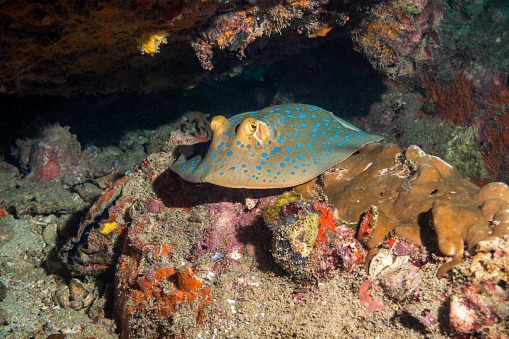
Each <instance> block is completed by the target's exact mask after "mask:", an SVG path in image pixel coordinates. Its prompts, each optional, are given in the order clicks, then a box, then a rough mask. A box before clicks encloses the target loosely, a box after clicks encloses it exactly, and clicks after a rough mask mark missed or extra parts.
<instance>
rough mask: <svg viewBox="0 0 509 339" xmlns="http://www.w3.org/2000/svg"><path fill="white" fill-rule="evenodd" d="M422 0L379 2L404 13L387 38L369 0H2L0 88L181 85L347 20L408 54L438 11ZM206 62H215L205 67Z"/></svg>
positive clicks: (277, 54) (265, 59)
mask: <svg viewBox="0 0 509 339" xmlns="http://www.w3.org/2000/svg"><path fill="white" fill-rule="evenodd" d="M434 2H436V1H428V3H434ZM408 3H410V2H408ZM421 3H422V4H421ZM425 3H426V2H416V4H415V5H413V6H407V1H400V0H393V1H389V2H388V4H387V5H386V6H385V7H387V8H389V9H391V10H394V12H389V10H387V9H386V8H385V9H384V10H385V12H384V13H385V16H384V18H385V17H390V16H391V15H393V16H397V15H399V12H401V15H400V18H396V19H391V20H393V21H397V20H400V21H401V22H398V23H397V24H395V25H397V26H398V27H399V30H398V32H397V34H396V35H397V36H395V37H389V38H388V37H387V34H385V33H384V32H383V31H382V32H379V31H378V30H377V29H373V28H372V27H371V26H370V24H369V23H370V22H372V21H373V22H374V24H375V25H379V24H380V21H381V20H382V21H383V20H385V19H383V18H381V16H380V13H379V12H378V11H377V10H376V9H375V10H373V11H370V10H366V9H369V8H371V7H373V6H376V8H379V9H380V8H383V6H382V7H380V6H379V5H373V1H370V0H362V1H356V2H355V3H350V2H349V3H343V2H326V1H313V0H305V1H275V0H269V1H263V2H261V3H258V2H257V1H252V3H248V4H246V3H245V2H242V1H239V0H232V1H227V2H226V1H184V0H178V1H170V0H162V1H152V0H150V1H134V0H131V1H127V2H126V1H118V0H110V1H102V2H100V3H94V4H92V3H81V2H79V1H58V2H56V3H30V4H28V5H25V4H21V3H19V2H17V1H13V0H8V1H4V2H2V5H1V7H0V23H1V30H2V33H3V34H2V37H1V38H0V41H1V42H2V44H3V45H4V46H6V47H5V51H6V53H3V54H2V56H1V57H0V59H1V60H2V65H3V66H2V70H1V74H0V91H1V92H3V93H18V94H35V93H37V94H52V95H70V94H76V93H111V92H115V91H119V90H136V91H142V92H149V91H155V90H158V89H161V88H163V87H181V88H187V87H190V86H194V85H196V83H198V82H199V81H200V80H201V79H204V78H208V79H217V78H219V77H220V76H222V75H226V74H233V73H235V72H237V71H238V70H239V69H242V68H243V67H244V65H249V64H266V63H269V62H272V61H274V60H276V59H281V58H283V57H284V56H286V55H289V54H295V53H298V52H299V51H301V50H303V49H305V48H307V47H308V45H309V44H310V43H311V44H314V45H318V44H320V43H323V42H325V41H327V40H330V39H332V38H334V37H338V36H341V35H350V34H351V31H352V30H353V31H354V32H357V33H355V34H356V35H357V37H358V36H363V35H365V34H368V35H369V36H368V37H365V38H362V39H363V41H364V40H366V39H368V40H373V41H380V40H381V41H383V42H384V44H387V45H388V44H390V43H395V42H397V38H400V37H401V38H404V39H405V43H403V44H402V45H403V46H404V47H407V49H408V50H405V52H406V53H407V54H408V53H410V52H415V51H416V50H419V48H421V49H422V50H424V51H427V48H429V47H428V45H429V43H428V42H427V41H428V40H431V39H429V38H428V36H430V35H431V33H430V32H432V31H433V28H432V27H434V25H435V24H436V22H437V21H438V20H437V19H436V17H437V16H438V14H436V13H438V12H439V11H438V10H428V8H429V7H433V6H430V5H426V6H424V4H425ZM423 8H424V9H423ZM428 12H430V13H431V14H429V13H428ZM416 13H419V14H418V15H417V14H416ZM426 13H428V14H426ZM414 15H415V18H413V16H414ZM407 26H408V27H407ZM409 32H411V33H409ZM276 33H277V34H276ZM309 39H313V41H312V42H311V41H308V40H309ZM409 39H410V40H411V39H414V40H415V42H414V41H410V42H407V40H409ZM356 40H359V39H357V38H356ZM420 42H421V43H420ZM399 44H401V43H399ZM268 45H270V47H268ZM371 45H372V44H371V42H370V43H367V42H366V43H365V46H368V47H366V51H367V52H369V53H370V54H369V57H370V58H377V57H380V56H379V55H378V54H380V53H378V54H377V53H373V47H372V46H371ZM408 46H410V48H408ZM374 49H375V50H376V47H375V48H374ZM396 50H397V51H403V50H404V48H403V47H398V48H396ZM376 52H379V51H378V50H376ZM423 53H424V52H423ZM423 53H420V54H423ZM214 54H215V56H214V58H213V55H214ZM374 54H377V55H376V56H375V55H374ZM424 54H425V53H424ZM193 56H197V57H198V60H197V59H196V57H193ZM235 56H237V57H238V58H237V59H236V58H235ZM382 57H383V56H382ZM406 57H407V58H409V57H408V55H406ZM212 59H214V65H213V64H212ZM240 59H242V60H240ZM197 61H199V62H197ZM200 63H201V66H202V67H200V66H199V64H200ZM382 63H383V62H382ZM126 68H127V69H129V71H128V72H126V71H125V70H126ZM212 68H214V72H209V70H211V69H212ZM388 70H389V69H388V68H384V71H388ZM140 79H142V80H141V81H140Z"/></svg>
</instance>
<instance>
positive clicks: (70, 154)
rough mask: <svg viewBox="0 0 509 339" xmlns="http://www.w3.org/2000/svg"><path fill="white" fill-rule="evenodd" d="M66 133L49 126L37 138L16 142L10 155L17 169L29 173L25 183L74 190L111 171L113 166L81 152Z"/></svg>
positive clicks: (97, 155)
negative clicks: (16, 164) (56, 183)
mask: <svg viewBox="0 0 509 339" xmlns="http://www.w3.org/2000/svg"><path fill="white" fill-rule="evenodd" d="M69 129H70V128H69V127H61V126H59V125H55V126H49V127H47V128H45V129H44V130H43V131H42V136H41V137H40V138H37V139H34V140H31V139H25V140H20V139H18V140H17V142H16V144H17V148H15V149H14V150H13V154H14V155H15V156H16V157H17V158H18V161H19V163H20V166H21V168H22V169H23V170H25V171H26V172H28V173H29V174H28V175H27V176H26V179H25V180H28V181H32V182H39V181H53V182H59V183H62V184H66V185H70V186H74V185H76V184H80V183H83V182H85V181H86V180H88V179H91V178H97V177H101V176H104V175H106V174H108V173H110V172H112V171H113V170H114V169H115V164H114V162H109V161H111V160H108V159H107V158H105V157H101V155H100V154H98V153H94V152H92V151H91V150H90V149H86V150H85V151H82V150H81V144H80V143H79V141H78V140H77V139H76V136H75V135H73V134H71V132H70V131H69Z"/></svg>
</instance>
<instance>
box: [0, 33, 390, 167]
mask: <svg viewBox="0 0 509 339" xmlns="http://www.w3.org/2000/svg"><path fill="white" fill-rule="evenodd" d="M381 79H382V75H380V74H379V73H377V72H376V71H375V70H373V68H372V67H371V65H370V64H369V62H368V61H367V60H365V59H364V57H363V56H362V55H361V54H360V53H357V52H354V51H353V50H352V46H351V44H350V43H349V42H348V41H344V40H335V41H330V42H328V43H326V44H325V45H322V46H321V47H318V48H314V49H308V50H304V51H302V52H301V53H300V54H297V55H294V56H292V57H290V58H287V59H285V60H282V61H277V62H275V63H273V64H268V65H261V66H252V67H249V68H246V69H244V70H243V72H242V73H240V74H239V75H237V76H235V77H225V78H222V79H220V80H219V81H214V82H212V81H203V82H202V83H200V84H199V85H198V86H196V87H194V88H192V89H189V90H184V89H173V90H166V91H160V92H157V93H150V94H139V93H116V94H110V95H80V96H73V97H51V96H25V97H17V96H13V95H6V94H2V95H0V110H1V112H2V119H1V120H0V154H1V155H3V156H4V157H6V158H7V159H10V147H11V146H12V145H14V144H15V140H16V139H18V138H34V137H36V136H37V134H38V133H39V131H40V130H41V129H42V128H44V127H45V126H46V125H48V124H55V123H57V122H58V123H59V124H60V125H62V126H66V125H67V126H70V127H71V132H72V133H73V134H76V135H77V137H78V140H79V141H80V142H81V143H82V145H86V144H93V145H96V146H98V147H101V146H106V145H109V144H116V142H117V141H118V139H119V138H120V137H121V136H122V135H123V134H124V133H126V132H127V131H130V130H136V129H155V128H157V126H159V125H162V124H165V123H169V122H171V121H173V120H175V119H176V118H178V117H179V116H180V115H181V114H183V113H185V112H186V111H189V110H192V111H201V112H203V113H206V114H210V116H214V115H218V114H222V115H225V116H231V115H234V114H237V113H241V112H244V111H247V110H254V109H260V108H263V107H266V106H270V105H271V104H273V103H277V102H278V98H279V97H282V98H288V99H290V100H292V101H294V102H301V103H309V104H313V105H317V106H321V107H323V108H326V109H328V110H330V111H332V112H334V113H335V114H336V115H338V116H340V117H343V118H346V119H349V118H352V117H355V116H362V115H365V114H367V112H368V109H369V106H370V105H371V104H372V103H373V102H376V101H377V100H378V99H379V96H380V94H381V93H382V92H383V91H384V85H383V83H382V82H381Z"/></svg>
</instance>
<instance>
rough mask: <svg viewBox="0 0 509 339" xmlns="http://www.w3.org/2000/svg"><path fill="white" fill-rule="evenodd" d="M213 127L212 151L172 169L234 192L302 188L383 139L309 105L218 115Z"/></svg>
mask: <svg viewBox="0 0 509 339" xmlns="http://www.w3.org/2000/svg"><path fill="white" fill-rule="evenodd" d="M210 128H211V130H212V133H213V138H212V140H211V141H209V142H208V144H210V146H209V147H208V148H204V149H203V152H202V153H201V154H195V155H193V157H192V158H190V159H189V158H188V157H187V156H185V155H181V156H180V158H179V159H178V160H177V161H176V162H175V163H174V164H173V165H171V166H170V169H171V170H172V171H174V172H176V173H177V174H179V175H180V176H181V177H182V178H183V179H185V180H187V181H190V182H194V183H202V182H208V183H211V184H215V185H219V186H225V187H233V188H253V189H261V188H280V187H291V186H297V185H300V184H303V183H305V182H308V181H310V180H312V179H314V178H315V177H317V176H318V175H319V174H320V173H322V172H324V171H325V170H327V169H328V168H330V167H332V166H334V165H337V164H338V163H340V162H341V161H343V160H344V159H346V158H347V157H349V156H350V155H351V154H352V153H354V152H355V151H357V150H358V149H359V148H361V147H362V146H364V145H366V144H368V143H370V142H376V141H379V140H380V139H382V137H381V136H378V135H371V134H368V133H366V132H363V131H361V130H360V129H358V128H357V127H355V126H353V125H352V124H350V123H348V122H346V121H345V120H343V119H341V118H338V117H336V116H335V115H334V114H332V113H331V112H329V111H327V110H325V109H323V108H320V107H316V106H312V105H306V104H291V105H277V106H271V107H267V108H264V109H262V110H259V111H253V112H246V113H241V114H238V115H235V116H233V117H231V118H229V119H226V118H225V117H223V116H222V115H218V116H215V117H214V118H213V119H212V122H211V123H210Z"/></svg>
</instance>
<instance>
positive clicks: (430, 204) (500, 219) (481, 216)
mask: <svg viewBox="0 0 509 339" xmlns="http://www.w3.org/2000/svg"><path fill="white" fill-rule="evenodd" d="M314 184H315V182H311V183H308V184H306V185H302V186H300V187H299V188H298V189H299V190H300V191H301V192H306V191H307V190H309V189H311V188H312V187H313V185H314ZM321 190H323V194H325V195H326V196H327V197H328V201H329V203H331V204H333V205H334V206H336V208H337V209H338V213H339V217H340V219H342V220H345V221H347V222H358V221H359V220H360V225H359V231H358V232H359V239H360V240H361V242H362V243H363V244H364V245H366V246H367V247H368V248H369V254H368V262H369V259H370V258H371V257H372V256H373V255H374V254H376V252H377V251H378V248H379V247H380V246H381V245H382V244H383V243H384V242H385V241H386V240H388V239H389V236H390V235H392V234H395V235H397V236H399V237H401V238H403V239H405V240H407V241H410V242H411V243H413V244H415V245H418V246H422V245H425V246H428V247H429V246H431V248H432V247H433V246H438V249H439V250H440V252H441V253H442V254H443V255H445V256H449V257H452V260H451V261H449V262H447V263H445V264H444V265H442V267H441V268H440V269H439V271H438V274H437V275H438V276H439V277H442V276H443V275H444V274H445V273H446V272H447V271H448V270H449V269H450V268H452V267H453V266H454V265H456V264H458V263H460V262H462V261H463V255H464V253H463V247H464V244H467V245H468V250H469V252H472V253H473V252H475V246H476V244H478V243H479V242H480V241H482V240H486V239H489V238H493V237H502V236H504V235H509V187H508V186H507V185H506V184H504V183H491V184H488V185H486V186H484V187H483V188H481V189H480V188H479V187H477V186H476V185H474V184H473V183H471V182H470V181H468V180H467V179H465V178H464V177H462V176H461V174H460V173H459V172H458V171H457V170H456V168H455V167H454V166H453V165H451V164H449V163H448V162H446V161H444V160H442V159H440V158H438V157H434V156H430V155H427V154H426V153H424V152H423V151H422V150H421V149H420V148H419V147H417V146H410V147H409V148H407V149H406V150H403V149H402V148H400V147H399V146H396V145H391V144H388V145H383V144H369V145H366V146H364V147H363V148H362V149H360V150H359V151H358V152H357V153H355V154H354V155H352V156H350V157H349V158H347V159H346V160H344V161H343V162H341V163H340V164H339V165H338V166H336V167H335V168H333V169H330V170H328V171H327V172H325V173H324V175H323V187H322V188H321Z"/></svg>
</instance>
